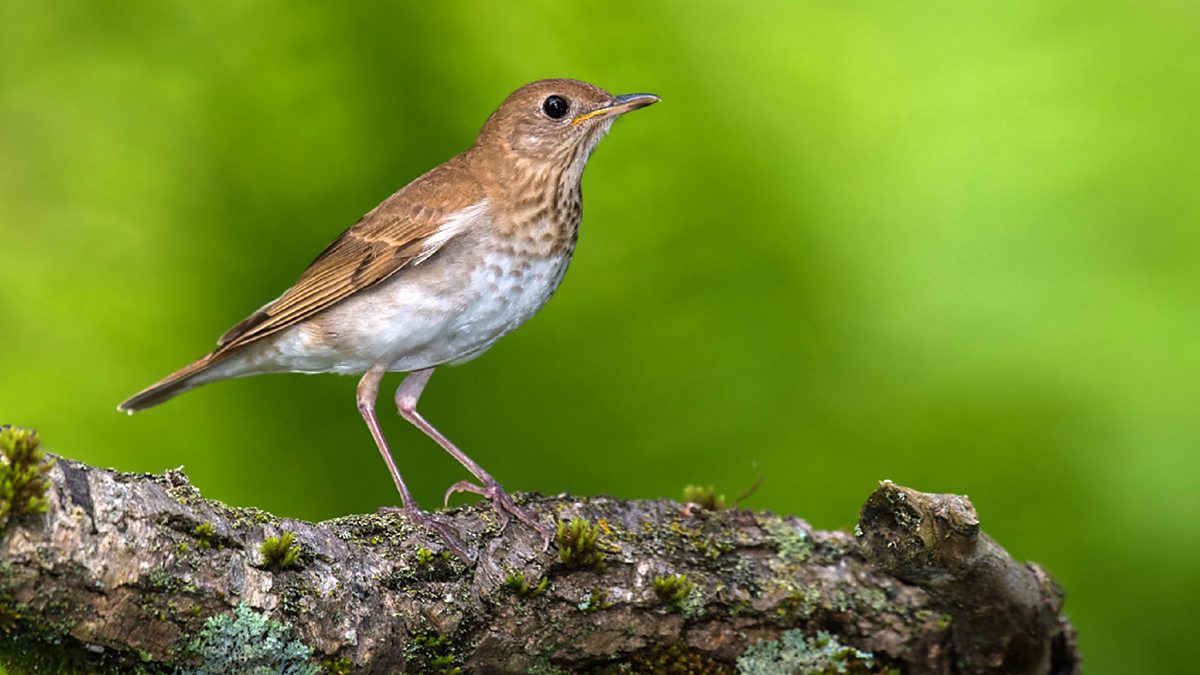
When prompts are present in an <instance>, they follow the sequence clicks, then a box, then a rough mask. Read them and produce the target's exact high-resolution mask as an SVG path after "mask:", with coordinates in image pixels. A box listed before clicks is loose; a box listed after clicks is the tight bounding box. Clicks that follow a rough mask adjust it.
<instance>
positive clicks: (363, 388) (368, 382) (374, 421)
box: [358, 365, 420, 511]
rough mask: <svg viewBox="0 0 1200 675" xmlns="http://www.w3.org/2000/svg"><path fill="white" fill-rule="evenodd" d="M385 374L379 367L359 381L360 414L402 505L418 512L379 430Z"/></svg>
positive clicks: (407, 509)
mask: <svg viewBox="0 0 1200 675" xmlns="http://www.w3.org/2000/svg"><path fill="white" fill-rule="evenodd" d="M385 372H387V370H386V368H385V367H384V366H382V365H377V366H374V367H373V368H371V369H370V370H368V371H367V372H366V373H365V374H364V375H363V376H362V379H361V380H359V381H358V412H359V414H361V415H362V416H363V419H364V420H366V422H367V428H368V429H370V430H371V438H374V439H375V445H376V446H378V447H379V454H381V455H383V461H384V463H385V464H387V468H388V471H389V472H390V473H391V474H392V480H393V481H394V482H395V483H396V489H397V490H399V491H400V504H401V505H402V506H403V507H404V509H405V510H406V511H409V510H411V511H418V510H420V507H419V506H417V500H415V499H413V497H412V493H410V492H409V491H408V486H407V485H405V484H404V477H403V476H401V475H400V470H399V469H397V468H396V462H395V461H394V460H393V459H392V451H391V450H389V449H388V444H387V439H385V438H384V437H383V432H382V431H381V430H380V429H379V418H377V417H376V416H375V399H376V398H377V397H378V396H379V382H380V380H382V379H383V374H384V373H385Z"/></svg>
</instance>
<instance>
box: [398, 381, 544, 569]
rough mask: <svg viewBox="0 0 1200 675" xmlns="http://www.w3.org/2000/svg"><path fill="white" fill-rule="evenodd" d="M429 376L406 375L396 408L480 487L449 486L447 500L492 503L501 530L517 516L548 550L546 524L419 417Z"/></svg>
mask: <svg viewBox="0 0 1200 675" xmlns="http://www.w3.org/2000/svg"><path fill="white" fill-rule="evenodd" d="M432 375H433V368H426V369H424V370H415V371H413V372H412V373H409V375H408V377H406V378H404V381H403V382H401V383H400V388H399V389H397V390H396V408H397V409H398V410H399V411H400V416H401V417H403V418H404V419H406V420H408V421H409V422H411V423H412V424H413V426H415V427H416V428H418V429H420V430H421V431H423V432H425V435H426V436H429V437H430V438H432V439H433V440H434V441H435V442H437V444H438V445H440V446H442V449H443V450H445V451H446V452H448V453H450V456H451V457H453V458H454V459H456V460H458V463H459V464H462V465H463V466H464V467H465V468H466V469H467V471H469V472H471V475H472V476H474V477H475V479H476V480H478V481H479V482H480V485H475V484H474V483H470V482H468V481H459V482H458V483H455V484H454V485H451V486H450V489H449V490H446V501H447V502H449V501H450V495H452V494H454V493H455V492H474V493H475V494H478V495H482V496H484V497H486V498H487V499H488V500H490V501H491V502H492V506H493V507H495V509H496V513H497V514H499V515H500V529H501V531H503V529H504V528H505V527H507V526H508V520H509V514H512V515H514V516H516V517H517V520H520V521H521V522H522V523H525V524H526V525H528V526H529V527H531V528H533V529H534V530H536V531H537V532H538V533H539V534H541V535H542V545H543V547H544V548H549V546H550V530H549V529H547V528H546V526H545V525H542V524H541V523H539V522H538V521H537V519H536V518H534V517H533V516H532V515H530V514H529V513H528V512H526V511H525V510H524V509H522V508H520V507H519V506H517V505H516V504H514V503H513V501H512V499H511V498H510V497H509V496H508V494H507V493H506V492H505V491H504V488H502V487H501V486H500V483H499V482H497V481H496V479H495V478H493V477H492V475H491V474H489V473H488V472H487V471H484V470H483V467H481V466H479V464H477V463H476V462H475V460H473V459H471V458H470V457H468V456H467V454H466V453H464V452H463V451H462V450H459V449H458V447H457V446H455V445H454V444H453V443H451V442H450V439H448V438H446V437H445V436H443V435H442V432H440V431H438V430H437V429H435V428H434V426H433V425H432V424H430V423H429V422H426V421H425V418H424V417H421V414H420V413H418V412H417V401H419V400H420V398H421V392H422V391H424V390H425V385H426V384H427V383H428V382H429V378H430V376H432Z"/></svg>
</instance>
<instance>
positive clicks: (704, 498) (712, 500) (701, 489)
mask: <svg viewBox="0 0 1200 675" xmlns="http://www.w3.org/2000/svg"><path fill="white" fill-rule="evenodd" d="M683 501H685V502H687V503H689V504H698V505H700V506H701V507H703V508H705V509H708V510H709V511H720V510H721V509H723V508H725V495H718V494H717V489H716V488H715V487H713V486H712V485H688V486H687V487H685V488H683Z"/></svg>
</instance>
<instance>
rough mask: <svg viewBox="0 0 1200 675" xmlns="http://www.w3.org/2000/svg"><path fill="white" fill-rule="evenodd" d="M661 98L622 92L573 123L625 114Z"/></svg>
mask: <svg viewBox="0 0 1200 675" xmlns="http://www.w3.org/2000/svg"><path fill="white" fill-rule="evenodd" d="M659 100H660V99H659V98H658V97H657V96H655V95H654V94H622V95H621V96H618V97H616V98H614V99H613V101H612V103H610V104H608V105H606V106H604V107H603V108H597V109H595V110H593V111H591V112H585V113H583V114H582V115H580V116H579V117H576V118H575V119H573V120H571V124H579V123H580V122H583V121H584V120H590V119H592V118H593V117H608V116H610V115H611V116H613V117H616V116H617V115H624V114H625V113H627V112H629V111H630V110H637V109H638V108H645V107H646V106H648V105H654V104H655V103H658V102H659Z"/></svg>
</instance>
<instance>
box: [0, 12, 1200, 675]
mask: <svg viewBox="0 0 1200 675" xmlns="http://www.w3.org/2000/svg"><path fill="white" fill-rule="evenodd" d="M559 76H569V77H577V78H581V79H587V80H590V81H593V82H595V83H597V84H599V85H601V86H603V87H605V88H607V89H609V90H610V91H613V92H617V93H620V92H629V91H651V92H654V93H657V94H659V95H661V96H662V98H663V102H662V103H661V104H659V105H658V106H655V107H653V108H650V109H648V110H645V111H641V112H637V113H635V114H633V115H630V116H629V117H627V118H625V119H623V120H621V121H620V122H618V123H617V124H616V126H615V128H614V129H613V132H612V134H611V135H610V137H609V138H608V139H607V140H606V141H605V142H604V143H603V144H602V145H601V147H600V149H599V150H598V151H597V153H596V154H595V155H594V156H593V158H592V163H591V167H590V168H589V169H588V172H587V175H586V177H585V181H584V182H585V188H586V189H585V193H586V200H585V202H586V208H585V217H584V224H583V232H582V237H581V241H580V245H579V248H578V251H577V255H576V260H575V262H574V264H573V265H572V268H571V270H570V272H569V273H568V275H567V277H566V281H565V283H564V285H563V287H562V289H561V291H560V292H559V294H558V295H557V296H556V297H555V298H554V300H553V302H551V303H550V304H549V305H548V306H547V308H546V309H545V310H544V311H543V312H542V313H541V314H540V315H539V316H538V317H537V318H536V319H535V320H533V321H532V322H530V324H529V325H527V326H526V327H524V328H522V329H521V330H519V331H518V332H516V333H515V334H514V335H512V336H511V337H509V338H506V339H505V340H503V341H502V342H500V343H499V344H498V345H497V346H496V347H495V348H494V349H492V350H491V351H490V352H489V353H488V354H487V355H485V356H484V357H483V358H481V359H479V360H477V361H474V362H472V363H471V364H469V365H467V366H464V367H462V368H456V369H442V370H439V371H438V373H437V374H436V376H435V377H434V378H433V380H432V382H431V384H430V387H429V389H428V390H427V394H426V396H425V397H424V398H423V399H422V410H423V411H424V412H425V413H426V415H427V416H428V417H429V418H430V419H431V420H432V421H433V422H434V423H435V424H438V425H439V426H441V428H442V429H443V430H444V431H445V432H446V433H447V434H448V435H449V436H450V437H451V438H453V439H454V440H455V441H457V442H458V443H459V444H460V445H461V446H462V447H463V448H464V449H466V450H467V451H468V452H469V453H471V454H472V455H473V456H474V457H475V458H476V459H478V460H479V461H480V462H481V463H482V464H483V465H484V466H485V467H488V468H489V469H490V470H491V471H492V472H493V473H494V474H495V475H496V476H497V477H499V478H500V479H501V481H502V482H504V483H505V484H506V485H507V486H508V487H510V488H512V489H521V490H539V491H542V492H546V493H557V492H560V491H568V492H573V493H579V494H596V493H606V494H612V495H617V496H620V497H660V496H678V495H679V492H680V489H681V487H682V486H683V485H684V484H686V483H715V484H716V485H717V487H718V489H719V490H720V491H724V492H726V493H728V494H729V495H730V496H732V495H734V494H736V493H738V492H740V491H741V490H742V489H743V488H745V487H747V486H749V485H750V484H752V483H753V482H754V480H755V479H756V477H757V476H758V474H759V473H760V472H761V473H763V474H765V480H764V482H763V483H762V486H761V488H760V489H759V490H758V492H757V493H756V494H754V495H753V497H751V498H750V499H749V500H748V501H747V502H746V505H747V506H750V507H754V508H770V509H772V510H775V511H780V512H789V513H796V514H800V515H802V516H804V517H806V518H807V519H809V520H810V521H811V522H812V523H814V524H815V525H817V526H819V527H823V528H849V527H852V526H853V524H854V522H855V519H856V512H857V509H858V507H859V506H860V504H861V503H862V501H863V500H864V498H865V497H866V495H867V494H868V493H869V492H870V490H871V489H872V488H873V486H874V485H875V482H876V481H877V480H880V479H883V478H890V479H893V480H896V481H898V482H901V483H904V484H907V485H910V486H913V487H916V488H919V489H923V490H927V491H944V492H957V493H965V494H969V495H970V496H971V498H972V501H973V502H974V503H975V505H976V507H977V508H978V510H979V512H980V515H981V518H982V521H983V526H984V528H985V529H986V531H988V532H989V533H990V534H991V535H993V536H994V537H996V538H997V539H998V540H999V541H1000V542H1001V543H1003V544H1004V545H1005V546H1006V547H1007V548H1008V549H1009V551H1011V552H1012V553H1013V554H1014V555H1015V556H1017V557H1018V558H1022V559H1032V560H1037V561H1039V562H1040V563H1042V564H1044V565H1045V566H1046V567H1047V568H1048V569H1049V570H1051V571H1052V572H1053V573H1054V574H1055V575H1056V576H1057V578H1058V580H1059V581H1060V582H1061V583H1062V584H1063V585H1064V586H1065V587H1066V589H1067V591H1068V593H1069V597H1068V601H1067V606H1066V608H1067V612H1068V613H1069V615H1070V616H1071V618H1072V620H1073V621H1074V622H1075V624H1076V626H1077V627H1078V629H1079V631H1080V642H1081V645H1082V649H1083V652H1084V655H1085V658H1086V659H1087V665H1088V672H1090V673H1133V672H1158V673H1161V672H1170V671H1178V672H1182V671H1184V670H1187V664H1188V663H1194V657H1193V656H1192V654H1191V652H1192V651H1193V650H1194V643H1193V642H1192V640H1193V639H1194V635H1195V632H1196V630H1197V627H1198V621H1197V609H1196V607H1197V604H1198V603H1200V534H1198V533H1197V529H1198V526H1200V497H1198V496H1197V493H1196V490H1195V489H1194V488H1193V483H1194V481H1195V480H1196V476H1197V474H1198V470H1200V459H1198V457H1200V455H1198V453H1197V445H1198V441H1200V411H1198V405H1197V404H1198V402H1200V391H1198V389H1200V345H1198V339H1197V338H1198V333H1200V269H1198V267H1200V266H1198V263H1197V254H1198V253H1200V160H1198V151H1200V131H1198V130H1200V123H1198V121H1200V105H1198V104H1200V5H1197V4H1196V3H1195V2H1191V1H1190V0H1124V1H1118V2H1105V3H1095V2H1083V1H1077V2H1047V1H1046V0H1026V1H1019V2H1007V3H983V2H960V3H904V2H859V3H821V2H788V3H782V2H781V3H765V2H740V3H736V7H735V3H715V2H714V3H698V2H694V1H691V2H689V1H685V0H679V1H677V2H637V3H627V4H623V3H611V2H609V3H600V2H593V3H578V2H576V3H564V2H538V3H531V4H525V5H521V6H520V7H519V8H518V7H517V6H516V5H512V6H510V5H509V4H508V3H493V2H479V3H471V4H460V3H420V4H419V6H418V4H417V3H412V6H411V7H410V6H401V5H400V4H399V3H396V4H385V3H337V4H335V3H328V4H320V5H318V4H315V3H291V2H278V3H271V2H261V3H245V2H240V1H238V2H235V1H233V0H228V1H225V2H203V3H195V2H183V1H177V2H164V1H162V0H153V1H149V0H147V1H143V2H123V3H95V4H92V3H83V2H71V3H55V2H46V3H26V2H17V1H16V0H3V2H0V255H2V257H0V289H2V292H0V421H4V422H14V423H19V424H23V425H28V426H33V427H36V428H38V429H40V430H41V432H42V434H43V437H44V439H45V443H46V444H47V445H48V447H50V448H51V449H52V450H54V451H57V452H59V453H62V454H64V455H68V456H70V457H74V458H78V459H81V460H86V461H89V462H94V463H99V464H105V465H112V466H115V467H118V468H121V469H125V470H141V471H160V470H163V469H165V468H169V467H174V466H178V465H179V464H184V465H185V466H186V467H187V470H188V473H189V474H190V475H191V477H192V479H193V480H194V481H195V483H196V484H197V485H198V486H199V487H200V488H201V489H203V490H204V492H205V493H206V494H207V495H208V496H211V497H216V498H219V499H222V500H225V501H227V502H229V503H232V504H239V505H256V506H260V507H263V508H266V509H269V510H271V511H274V512H276V513H279V514H285V515H289V516H296V517H303V518H311V519H322V518H329V517H333V516H337V515H340V514H345V513H349V512H363V511H371V510H373V509H375V508H376V507H378V506H381V505H390V504H395V503H396V501H397V499H396V495H395V493H394V491H393V488H392V485H391V482H390V480H389V479H388V476H387V473H386V471H385V470H384V466H383V464H382V462H381V461H380V459H379V456H378V454H377V453H376V451H375V449H374V447H373V445H372V443H371V440H370V438H369V436H368V434H367V431H366V429H365V427H364V426H363V424H362V421H361V419H360V418H359V416H358V413H357V411H356V410H355V406H354V380H353V379H349V378H339V377H335V376H321V377H301V376H299V375H290V376H270V377H262V378H254V379H250V380H242V381H237V382H222V383H218V384H214V385H209V386H206V387H203V388H202V389H200V390H197V391H195V392H192V393H189V394H187V395H186V396H184V397H182V398H180V399H177V400H175V401H172V402H171V403H170V404H169V405H166V406H164V407H162V408H157V409H154V410H152V411H150V412H148V413H145V414H140V415H137V416H135V417H132V418H130V417H126V416H124V415H120V414H118V413H117V412H115V410H114V406H115V405H116V404H117V403H118V402H119V401H120V400H122V399H123V398H125V397H126V396H128V395H130V394H132V393H133V392H135V391H137V390H138V389H140V388H142V387H143V386H145V385H147V384H149V383H151V382H152V381H154V380H156V379H158V378H159V377H161V376H162V375H165V374H166V373H167V372H169V371H171V370H173V369H175V368H177V367H179V366H182V365H183V364H184V363H186V362H188V361H189V360H191V359H193V358H195V357H198V356H200V355H202V354H203V353H205V352H207V351H208V350H209V349H210V348H211V347H212V346H213V343H214V340H215V339H216V337H217V336H218V335H219V334H220V333H221V332H223V331H224V330H225V329H226V328H228V327H229V326H230V325H232V324H233V323H235V322H236V321H238V320H240V319H241V318H242V317H243V316H245V315H247V314H248V313H250V312H251V311H252V310H254V309H255V308H257V307H258V306H259V305H260V304H262V303H263V302H265V301H267V300H269V299H271V298H273V297H274V296H276V295H277V294H278V293H279V292H281V291H282V290H283V289H284V288H285V287H287V286H288V285H289V284H290V283H291V282H292V281H293V280H294V279H295V277H296V276H297V275H298V274H299V272H300V271H301V270H302V269H303V267H304V266H305V265H306V264H307V263H308V262H309V261H310V260H311V259H312V258H313V256H315V255H316V253H317V252H318V251H320V250H321V249H322V248H323V247H324V245H325V244H326V243H328V241H330V240H331V239H332V238H333V237H334V236H335V235H336V234H338V233H339V232H340V231H341V230H342V229H344V228H345V227H346V226H348V225H350V224H351V223H353V222H354V221H355V220H356V219H357V218H358V217H359V216H360V215H361V214H363V213H364V212H366V211H367V210H368V209H370V208H371V207H373V206H374V205H375V204H376V203H377V202H379V201H380V200H381V199H383V198H384V197H386V196H387V195H388V194H390V193H391V192H392V191H394V190H395V189H396V188H398V187H400V186H402V185H403V184H405V183H406V182H408V181H409V180H411V179H412V178H414V177H416V176H417V175H419V174H420V173H422V172H424V171H425V170H427V169H429V168H430V167H432V166H434V165H436V164H438V163H439V162H442V161H444V160H445V159H447V158H449V157H450V156H451V155H453V154H455V153H457V152H459V151H460V150H462V149H464V148H465V147H467V146H468V145H469V144H470V143H471V141H472V140H473V137H474V133H475V131H476V130H477V129H478V127H479V126H480V124H481V123H482V122H483V120H484V118H485V117H486V116H487V114H488V113H489V112H490V111H491V110H492V109H493V108H494V107H495V106H496V105H497V104H498V103H499V102H500V101H501V100H502V99H503V97H504V96H505V95H506V94H508V92H509V91H511V90H512V89H514V88H516V87H517V86H518V85H520V84H522V83H524V82H527V81H529V80H533V79H539V78H543V77H559ZM399 379H400V376H399V375H390V376H389V377H388V379H387V380H385V382H384V386H385V389H386V391H387V392H389V393H390V391H391V390H392V389H393V388H394V387H395V386H396V385H397V384H398V383H399ZM381 401H382V402H381V406H380V409H381V410H382V411H384V414H383V417H384V428H385V432H386V433H387V434H388V436H389V438H390V439H391V442H392V444H393V447H394V449H395V454H396V456H397V459H398V461H399V463H400V466H401V468H402V470H403V471H404V472H405V474H406V476H407V477H408V479H409V481H410V483H411V484H413V485H414V489H415V493H416V496H417V498H418V500H420V501H421V502H422V503H423V504H426V505H430V506H432V505H434V504H436V503H437V502H438V501H439V499H440V495H441V492H442V491H443V490H444V489H445V487H446V486H447V485H449V484H450V483H452V482H454V481H456V480H458V479H459V478H462V477H464V473H463V472H462V471H461V470H460V469H459V468H458V467H457V466H456V465H455V464H454V463H453V462H452V461H451V460H450V459H449V458H448V457H446V456H445V455H444V453H442V452H441V451H440V450H439V449H438V448H437V447H436V446H435V445H434V444H433V443H432V442H430V441H428V440H427V439H425V438H424V437H422V436H420V435H419V433H418V432H416V431H415V430H413V429H410V428H407V427H406V425H405V424H404V423H403V422H402V421H401V420H399V419H398V418H397V417H396V416H395V415H394V414H392V412H393V411H392V408H391V405H390V397H389V396H387V395H385V396H384V397H381ZM1185 659H1186V661H1185Z"/></svg>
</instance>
